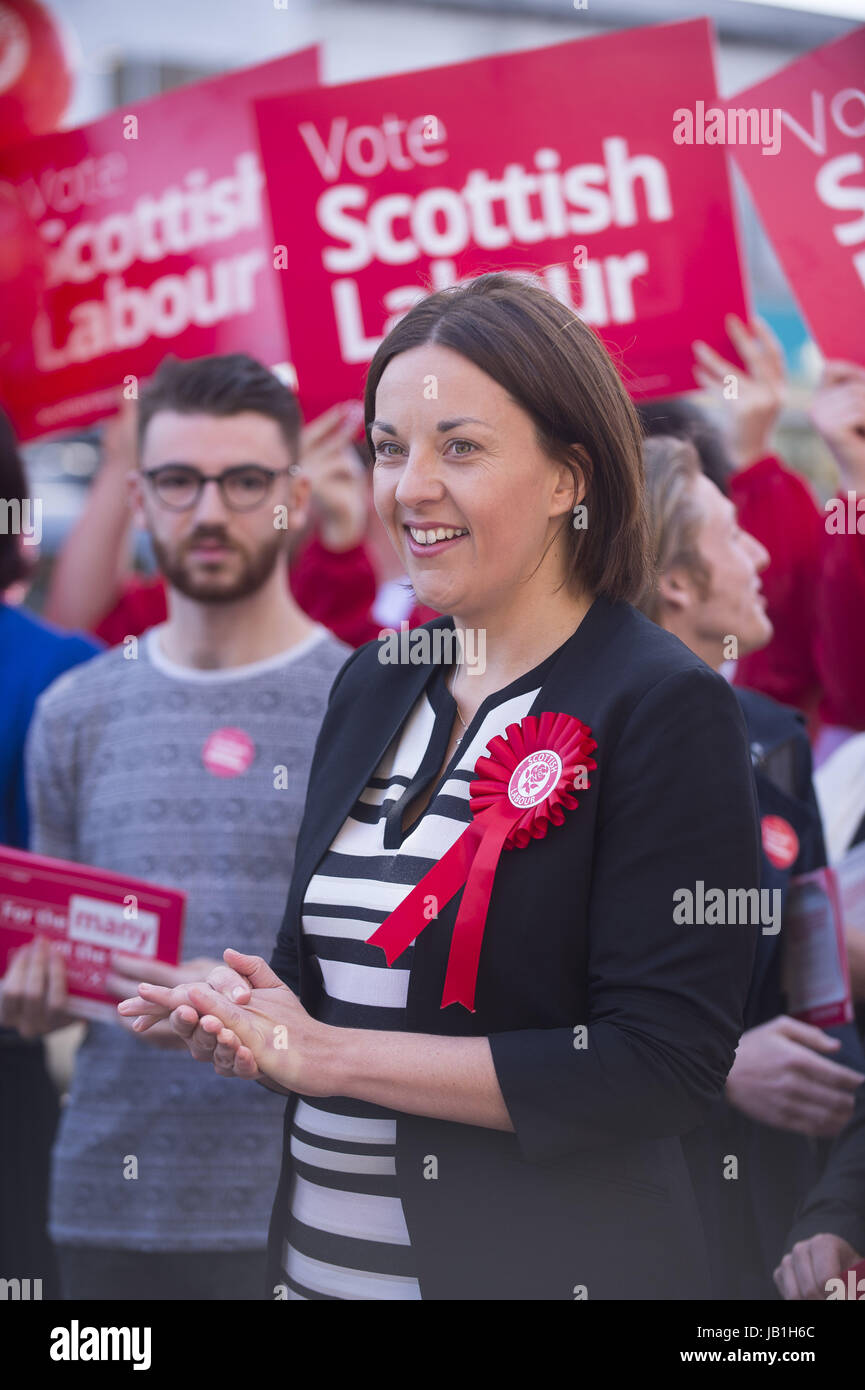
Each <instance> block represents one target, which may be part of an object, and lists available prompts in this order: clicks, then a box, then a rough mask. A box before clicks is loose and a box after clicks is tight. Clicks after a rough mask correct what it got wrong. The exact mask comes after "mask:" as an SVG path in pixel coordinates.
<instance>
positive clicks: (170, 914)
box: [0, 845, 186, 1023]
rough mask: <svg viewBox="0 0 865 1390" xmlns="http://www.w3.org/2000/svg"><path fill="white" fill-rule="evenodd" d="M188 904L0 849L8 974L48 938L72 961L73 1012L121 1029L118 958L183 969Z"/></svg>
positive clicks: (2, 958)
mask: <svg viewBox="0 0 865 1390" xmlns="http://www.w3.org/2000/svg"><path fill="white" fill-rule="evenodd" d="M185 905H186V894H185V893H182V892H180V891H179V890H178V889H176V888H163V887H162V886H161V885H160V884H157V883H146V882H145V881H144V880H143V879H137V878H128V877H127V876H126V875H125V874H115V873H111V872H110V871H109V870H108V869H94V868H90V867H89V866H87V865H85V864H74V863H70V862H68V861H67V860H65V859H49V858H48V857H47V856H45V855H41V854H29V853H28V852H27V851H26V850H16V849H8V848H7V847H6V846H3V845H0V976H3V975H5V974H6V971H7V969H8V968H9V963H10V961H9V957H10V955H11V954H13V953H14V952H15V951H17V950H18V949H19V948H20V947H21V946H26V945H27V944H28V943H29V942H30V941H32V940H33V938H34V937H35V936H43V937H45V938H46V940H48V941H50V942H51V943H53V949H54V950H58V951H60V952H61V953H62V954H63V956H64V958H65V964H66V988H67V990H68V993H69V1006H68V1012H69V1013H72V1014H78V1015H79V1016H80V1017H82V1018H100V1019H105V1020H107V1021H108V1022H112V1023H116V1022H117V1021H118V1020H117V1012H116V1011H117V1004H118V1000H117V999H115V998H114V996H113V995H111V994H109V993H107V991H106V989H105V976H106V974H107V973H108V971H109V969H110V964H111V957H112V955H113V953H114V952H119V953H123V954H125V955H130V956H140V957H141V958H142V969H143V970H144V971H146V968H147V967H146V962H147V961H148V960H161V961H165V962H166V963H167V964H169V965H178V964H179V962H180V952H181V948H182V943H183V920H184V911H185ZM131 992H132V991H131V990H130V993H131Z"/></svg>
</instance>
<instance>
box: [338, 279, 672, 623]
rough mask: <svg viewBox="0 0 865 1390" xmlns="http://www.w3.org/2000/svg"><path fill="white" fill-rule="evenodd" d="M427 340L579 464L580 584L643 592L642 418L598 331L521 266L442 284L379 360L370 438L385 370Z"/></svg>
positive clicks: (373, 370)
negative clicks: (503, 394)
mask: <svg viewBox="0 0 865 1390" xmlns="http://www.w3.org/2000/svg"><path fill="white" fill-rule="evenodd" d="M425 343H437V344H439V345H440V346H441V347H447V348H451V349H452V350H453V351H454V352H458V353H460V354H461V355H462V356H463V357H465V358H466V359H467V360H468V361H469V362H473V363H474V365H475V366H476V367H479V368H480V370H481V371H483V372H486V374H487V376H489V377H492V379H493V381H496V382H498V384H499V386H501V387H503V388H504V390H505V391H507V392H508V394H509V395H510V396H511V397H512V398H513V399H514V400H515V401H516V403H517V404H518V405H519V406H521V408H522V409H523V410H525V412H526V413H527V414H528V415H529V416H530V417H531V419H532V420H533V421H534V425H535V430H536V433H537V438H538V443H539V445H540V447H541V449H542V450H543V451H544V452H545V453H546V454H547V455H548V457H549V458H551V459H552V460H553V461H554V462H557V463H558V462H563V463H566V464H568V466H569V467H571V468H572V469H573V467H574V465H577V466H578V467H579V468H581V469H582V471H583V475H584V477H585V479H586V495H585V497H584V498H583V504H584V505H585V507H586V510H587V525H586V527H585V529H584V530H579V529H576V528H575V527H574V526H573V524H572V516H571V513H568V514H567V515H566V516H565V517H564V518H563V529H564V530H565V531H566V532H567V535H568V545H569V547H570V552H571V559H572V567H571V574H572V575H573V577H574V580H575V581H576V583H578V584H579V585H580V586H581V587H583V588H584V589H586V590H588V591H589V592H590V593H592V594H604V595H605V596H606V597H607V598H610V599H628V600H630V599H632V598H634V597H635V596H636V595H637V594H639V593H640V591H641V590H642V588H643V586H644V584H645V578H646V570H647V567H648V555H649V548H648V527H647V523H646V515H645V504H644V498H643V465H642V457H641V453H640V444H641V436H640V426H639V421H638V419H637V415H636V411H635V410H634V407H633V405H632V404H631V401H630V398H629V396H628V393H627V392H626V390H625V388H624V386H623V385H622V383H621V381H620V379H619V375H618V373H617V371H616V368H615V366H614V365H613V362H612V359H611V358H610V356H609V354H608V352H607V350H606V348H605V347H604V346H603V344H602V343H601V341H600V339H599V338H598V337H597V335H596V334H595V333H593V332H592V330H591V328H589V327H588V326H587V325H586V324H584V323H583V321H582V320H581V319H579V318H578V317H577V316H576V314H574V313H573V311H572V310H570V309H568V308H566V307H565V305H564V304H562V303H561V302H560V301H559V300H558V299H556V298H555V296H554V295H552V294H550V293H549V292H548V291H547V290H545V289H543V288H542V287H541V286H540V285H539V284H538V283H537V282H536V281H534V280H533V279H531V278H530V277H528V276H525V275H522V274H515V273H510V272H495V273H493V274H489V275H480V276H478V277H477V279H475V280H470V281H468V282H467V283H466V284H463V285H456V286H454V287H452V288H449V289H444V290H438V291H436V292H435V293H434V294H430V295H429V296H428V297H427V298H426V299H423V300H421V302H420V303H419V304H416V305H415V307H414V308H413V309H410V310H409V312H408V313H407V314H406V315H405V317H404V318H402V319H401V320H400V321H399V323H398V324H396V326H395V327H394V328H393V329H392V330H391V332H390V333H389V334H388V335H387V337H386V338H385V339H384V341H383V342H382V343H381V345H380V346H379V348H378V351H377V352H376V354H375V356H374V357H373V359H372V362H371V364H370V368H369V373H368V375H367V381H366V392H365V396H364V415H365V420H366V427H367V442H368V443H369V427H370V423H371V422H372V420H373V419H374V418H375V394H376V390H377V388H378V383H379V381H380V380H381V377H382V373H383V372H384V370H385V368H386V367H387V365H388V363H389V362H390V361H391V360H392V359H393V358H394V357H396V356H397V355H398V354H399V353H401V352H407V351H409V349H411V348H416V347H421V346H422V345H423V344H425ZM574 446H578V447H577V448H576V449H575V447H574ZM370 452H372V448H371V446H370ZM575 481H576V479H575ZM575 500H576V499H575Z"/></svg>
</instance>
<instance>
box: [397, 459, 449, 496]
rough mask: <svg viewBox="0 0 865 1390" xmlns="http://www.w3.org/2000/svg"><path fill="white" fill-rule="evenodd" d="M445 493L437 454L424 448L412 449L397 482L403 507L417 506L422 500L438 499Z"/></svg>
mask: <svg viewBox="0 0 865 1390" xmlns="http://www.w3.org/2000/svg"><path fill="white" fill-rule="evenodd" d="M443 493H444V487H443V485H442V482H441V479H440V477H439V472H438V458H437V456H436V454H435V453H434V452H430V451H425V450H422V449H413V450H411V451H410V453H409V455H408V458H407V459H406V461H405V465H404V467H403V468H402V470H401V472H400V478H399V482H398V483H397V487H396V494H395V496H396V500H397V502H399V503H400V505H401V506H403V507H407V508H410V507H416V506H417V505H418V503H420V502H426V501H430V502H433V501H437V500H438V499H439V498H441V497H442V495H443Z"/></svg>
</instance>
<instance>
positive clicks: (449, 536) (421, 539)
mask: <svg viewBox="0 0 865 1390" xmlns="http://www.w3.org/2000/svg"><path fill="white" fill-rule="evenodd" d="M408 529H409V531H410V532H411V538H412V540H413V541H416V542H417V544H418V545H435V543H436V541H450V540H453V538H454V536H467V535H468V531H467V530H466V529H465V527H463V528H456V529H455V528H454V527H451V526H439V527H438V528H437V529H436V530H435V531H419V530H417V528H416V527H414V526H410V527H409V528H408Z"/></svg>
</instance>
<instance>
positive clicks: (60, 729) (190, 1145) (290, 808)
mask: <svg viewBox="0 0 865 1390" xmlns="http://www.w3.org/2000/svg"><path fill="white" fill-rule="evenodd" d="M159 633H160V629H159V628H154V629H151V631H150V632H149V633H147V634H145V636H144V637H143V638H142V639H141V640H140V643H139V647H138V653H137V656H136V657H135V659H128V658H127V657H126V656H125V655H124V651H123V649H122V648H119V647H115V648H113V649H112V650H111V651H108V652H105V653H103V654H101V655H99V656H97V657H94V658H93V660H91V661H90V662H88V663H87V664H86V665H85V666H81V667H79V668H78V669H77V670H74V671H71V672H69V673H68V674H67V675H64V676H61V678H60V679H59V680H58V681H56V682H55V683H54V684H53V685H52V686H51V687H50V688H49V689H48V690H47V691H46V692H45V693H44V694H43V695H42V697H41V698H40V700H39V702H38V704H37V708H36V715H35V718H34V720H33V724H32V726H31V731H30V737H29V740H28V745H27V771H28V792H29V797H30V806H31V812H32V817H33V836H32V848H33V849H34V850H35V851H36V852H37V853H41V854H50V855H56V856H59V857H60V858H63V859H73V860H77V861H79V862H81V863H86V864H95V865H98V866H101V867H103V868H106V869H113V870H116V871H117V872H119V873H128V874H132V875H135V876H137V877H139V878H144V879H151V880H154V881H157V882H160V883H165V884H168V885H171V886H174V887H178V888H182V889H184V890H185V891H186V892H187V894H188V901H187V915H186V935H185V941H184V949H183V956H184V959H187V960H188V959H193V958H195V957H197V956H210V957H216V958H217V959H219V958H221V955H222V951H223V949H224V948H225V947H226V946H234V947H235V948H236V949H237V950H240V951H249V952H253V953H256V954H258V955H262V956H264V957H265V959H268V958H269V956H270V952H271V949H272V946H273V942H274V939H275V936H276V933H277V930H278V928H279V924H280V921H281V920H282V914H283V911H284V907H285V899H286V894H287V890H288V884H289V879H290V877H291V872H292V867H293V863H294V849H295V842H296V839H297V832H298V829H299V826H300V820H301V816H302V812H303V805H304V801H305V798H306V783H307V779H308V775H309V767H310V763H311V761H312V752H313V747H314V744H315V740H316V737H317V734H318V729H319V726H320V724H321V721H322V718H323V715H324V709H325V706H326V703H327V696H328V693H329V690H330V687H331V685H332V683H333V680H334V677H335V676H336V673H337V671H338V670H339V668H340V666H341V665H342V664H343V662H344V661H345V659H346V658H347V656H349V655H350V648H348V647H346V646H344V645H343V644H342V643H341V642H338V641H337V640H336V638H334V637H332V636H331V634H330V633H329V632H327V631H326V629H324V628H317V629H316V631H315V632H314V633H313V634H312V635H311V636H310V637H309V638H307V639H306V640H305V641H303V642H302V643H300V644H299V645H298V646H296V647H294V648H292V649H290V650H289V651H288V652H286V653H284V654H282V655H280V656H278V657H274V658H271V659H269V660H267V661H262V662H256V663H254V664H252V665H248V666H241V667H234V668H232V669H230V670H226V671H197V670H190V669H187V668H186V667H179V666H175V665H174V664H172V663H171V662H169V661H168V660H167V659H166V658H165V657H164V656H163V655H162V652H161V648H160V647H159ZM131 992H132V991H131V990H130V993H131ZM284 1103H285V1102H284V1099H283V1098H282V1097H280V1096H278V1095H274V1094H272V1093H270V1092H268V1091H266V1090H265V1089H264V1088H263V1087H261V1086H257V1085H255V1084H254V1083H249V1082H244V1081H231V1080H226V1079H224V1078H221V1077H218V1076H216V1074H215V1073H214V1072H213V1070H212V1069H211V1068H209V1067H207V1066H204V1065H203V1064H201V1063H197V1062H194V1061H193V1060H192V1058H191V1057H190V1056H189V1055H188V1054H187V1053H186V1051H185V1050H184V1051H180V1052H174V1051H167V1050H163V1049H160V1048H156V1047H154V1046H153V1045H148V1044H147V1043H145V1042H144V1041H142V1040H141V1039H139V1038H137V1037H135V1036H134V1035H131V1034H129V1033H127V1032H126V1031H125V1030H124V1029H123V1028H122V1027H121V1026H120V1025H114V1024H110V1023H90V1024H89V1025H88V1031H87V1036H86V1038H85V1040H84V1042H83V1044H82V1046H81V1048H80V1050H79V1053H78V1056H77V1060H76V1064H75V1072H74V1076H73V1080H72V1084H71V1087H70V1093H69V1097H68V1101H67V1104H66V1106H65V1108H64V1110H63V1114H62V1118H61V1124H60V1130H59V1134H58V1138H57V1142H56V1145H55V1149H54V1156H53V1168H52V1187H51V1225H50V1229H51V1234H52V1236H53V1238H54V1240H55V1241H58V1242H64V1243H67V1244H76V1245H88V1246H103V1247H112V1248H120V1249H134V1250H142V1251H145V1250H146V1251H156V1250H176V1251H191V1250H202V1251H207V1250H240V1249H254V1248H258V1247H261V1246H263V1245H264V1243H265V1238H266V1234H267V1226H268V1221H269V1217H270V1209H271V1205H272V1201H273V1194H274V1191H275V1188H276V1182H277V1178H278V1176H279V1166H280V1156H281V1138H282V1113H283V1109H284ZM132 1158H134V1159H135V1160H136V1162H135V1163H132V1162H131V1161H130V1160H131V1159H132ZM136 1169H137V1176H133V1174H134V1173H135V1171H136Z"/></svg>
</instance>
